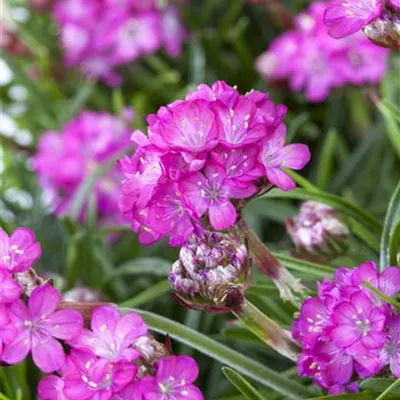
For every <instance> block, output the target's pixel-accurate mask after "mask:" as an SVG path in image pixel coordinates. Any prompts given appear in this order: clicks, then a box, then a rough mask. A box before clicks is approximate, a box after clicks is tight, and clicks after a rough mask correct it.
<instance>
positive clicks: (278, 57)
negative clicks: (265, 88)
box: [256, 2, 388, 102]
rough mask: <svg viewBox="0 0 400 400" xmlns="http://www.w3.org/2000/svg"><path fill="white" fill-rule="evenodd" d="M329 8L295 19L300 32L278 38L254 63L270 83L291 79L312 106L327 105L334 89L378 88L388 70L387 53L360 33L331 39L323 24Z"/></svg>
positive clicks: (318, 8)
mask: <svg viewBox="0 0 400 400" xmlns="http://www.w3.org/2000/svg"><path fill="white" fill-rule="evenodd" d="M325 8H326V3H322V2H315V3H313V4H312V5H311V6H310V8H309V9H308V10H307V11H305V12H303V13H301V14H300V15H298V16H297V17H296V25H297V27H296V29H295V30H292V31H289V32H286V33H284V34H283V35H281V36H280V37H278V38H277V39H275V40H274V41H273V42H272V43H271V45H270V47H269V49H268V50H267V52H265V53H263V54H262V55H261V56H260V57H259V58H258V59H257V61H256V68H257V70H258V72H259V73H260V74H261V75H262V76H264V77H265V78H266V79H268V80H274V81H280V80H287V81H288V82H289V85H290V88H291V89H292V90H293V91H304V93H305V96H306V98H307V100H309V101H312V102H320V101H323V100H325V99H326V98H327V96H328V95H329V93H330V91H331V90H332V89H334V88H339V87H343V86H345V85H357V86H359V85H365V84H371V83H372V84H373V83H378V82H379V81H380V80H381V78H382V76H383V75H384V74H385V72H386V68H387V57H388V51H387V50H386V49H383V48H380V47H378V46H375V45H374V44H373V43H371V42H370V41H369V40H368V39H367V38H366V37H365V36H364V35H363V34H362V33H361V32H360V33H358V34H355V35H353V36H351V37H349V38H347V39H346V40H342V41H337V40H335V39H333V38H332V37H331V36H330V35H329V34H328V29H327V27H326V26H325V25H324V23H323V13H324V10H325ZM293 60H296V62H293Z"/></svg>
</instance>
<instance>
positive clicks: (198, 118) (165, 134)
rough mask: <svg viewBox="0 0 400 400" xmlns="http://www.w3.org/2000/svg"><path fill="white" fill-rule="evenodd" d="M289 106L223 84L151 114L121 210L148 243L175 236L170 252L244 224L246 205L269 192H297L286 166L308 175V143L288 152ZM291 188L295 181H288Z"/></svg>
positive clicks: (129, 162) (138, 135) (128, 163)
mask: <svg viewBox="0 0 400 400" xmlns="http://www.w3.org/2000/svg"><path fill="white" fill-rule="evenodd" d="M286 111H287V109H286V107H285V106H284V105H274V104H273V102H272V101H271V100H270V99H269V98H268V95H266V94H263V93H261V92H258V91H251V92H250V93H247V94H246V95H241V94H240V93H239V92H238V91H237V89H236V88H234V87H231V86H229V85H227V84H226V83H225V82H223V81H217V82H215V83H214V84H213V85H212V86H211V87H209V86H207V85H204V84H202V85H199V86H198V88H197V90H195V91H193V92H191V93H189V94H188V95H187V96H186V99H185V100H177V101H175V102H173V103H171V104H169V105H168V106H166V107H161V108H160V109H159V110H158V111H157V113H156V114H153V115H149V116H148V118H147V121H148V129H147V131H148V134H147V135H145V134H144V133H142V132H140V131H136V132H134V133H133V135H132V141H133V142H134V144H135V146H136V151H135V154H134V155H133V156H132V157H130V158H129V157H125V158H123V159H121V160H120V168H121V172H122V174H123V182H122V196H121V201H120V207H121V211H122V214H123V215H124V217H125V219H126V220H127V221H128V222H130V223H131V225H132V229H133V230H134V231H135V232H137V233H138V237H139V241H140V242H141V243H143V244H151V243H154V242H156V241H158V240H160V239H162V238H164V237H166V236H169V244H170V245H171V246H181V245H183V244H184V243H185V242H186V241H187V240H188V239H189V238H190V237H191V236H192V235H193V234H195V235H198V234H201V232H202V230H203V229H204V227H205V226H208V223H207V222H209V223H210V225H211V226H212V227H213V228H214V229H216V230H224V229H228V228H230V227H232V226H233V225H234V224H235V223H236V222H237V216H238V209H237V208H238V203H239V200H240V204H241V206H243V204H244V202H245V201H246V200H249V199H251V198H252V197H253V196H255V195H256V194H257V193H259V192H262V191H263V190H264V189H265V188H266V187H269V184H271V185H277V186H278V187H280V188H284V189H285V190H289V189H292V188H293V187H294V182H293V181H292V180H291V178H290V177H289V176H288V175H286V174H285V173H284V172H283V171H282V170H281V167H282V166H286V167H288V168H294V169H301V168H302V167H304V166H305V164H306V163H307V162H308V161H309V158H310V154H309V151H308V148H307V147H306V146H305V145H288V146H285V133H286V131H285V126H284V124H283V119H284V116H285V114H286ZM288 182H289V183H288Z"/></svg>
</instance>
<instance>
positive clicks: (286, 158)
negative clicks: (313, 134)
mask: <svg viewBox="0 0 400 400" xmlns="http://www.w3.org/2000/svg"><path fill="white" fill-rule="evenodd" d="M310 158H311V153H310V149H309V148H308V146H306V145H305V144H289V145H287V146H285V147H284V148H283V149H281V150H280V151H279V157H277V159H280V160H281V163H280V165H281V167H287V168H291V169H296V170H297V169H302V168H303V167H304V166H305V165H306V164H307V163H308V162H309V161H310Z"/></svg>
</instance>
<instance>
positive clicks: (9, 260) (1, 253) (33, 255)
mask: <svg viewBox="0 0 400 400" xmlns="http://www.w3.org/2000/svg"><path fill="white" fill-rule="evenodd" d="M40 254H41V247H40V244H39V243H38V242H36V239H35V234H34V233H33V232H32V231H31V230H29V229H26V228H17V229H16V230H15V231H14V232H13V233H12V234H11V236H9V235H7V233H6V232H5V231H4V230H3V229H1V228H0V268H2V269H6V270H8V271H9V272H11V273H15V272H22V271H27V270H28V269H29V268H30V267H31V266H32V265H33V264H34V263H35V261H36V260H37V259H38V258H39V257H40Z"/></svg>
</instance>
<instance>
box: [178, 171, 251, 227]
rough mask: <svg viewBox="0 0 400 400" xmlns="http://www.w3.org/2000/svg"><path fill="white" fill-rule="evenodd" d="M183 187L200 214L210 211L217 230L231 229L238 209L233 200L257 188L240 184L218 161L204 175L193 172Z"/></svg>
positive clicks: (244, 196)
mask: <svg viewBox="0 0 400 400" xmlns="http://www.w3.org/2000/svg"><path fill="white" fill-rule="evenodd" d="M179 187H180V189H181V191H182V192H183V193H184V195H185V197H186V199H187V201H188V203H189V204H190V205H191V207H192V208H193V209H194V210H195V212H196V214H197V217H199V218H200V217H202V216H203V215H204V214H205V213H206V212H207V211H208V215H209V218H210V222H211V225H212V226H213V228H214V229H217V230H223V229H227V228H229V227H230V226H232V225H233V224H234V223H235V222H236V218H237V214H236V209H235V207H234V205H233V204H232V203H231V201H230V200H229V199H231V198H234V199H241V198H246V197H250V196H251V195H252V194H254V192H255V190H256V189H255V187H251V186H250V187H249V189H247V188H244V189H241V188H239V187H236V186H235V185H234V184H233V183H232V182H230V181H229V179H227V175H226V172H225V171H224V169H223V168H222V167H220V166H219V165H217V164H214V165H213V164H209V165H208V166H207V167H206V168H205V170H204V175H203V174H201V173H200V172H195V173H193V174H191V175H189V176H188V177H187V178H186V179H184V180H183V181H182V182H181V183H180V185H179Z"/></svg>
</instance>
